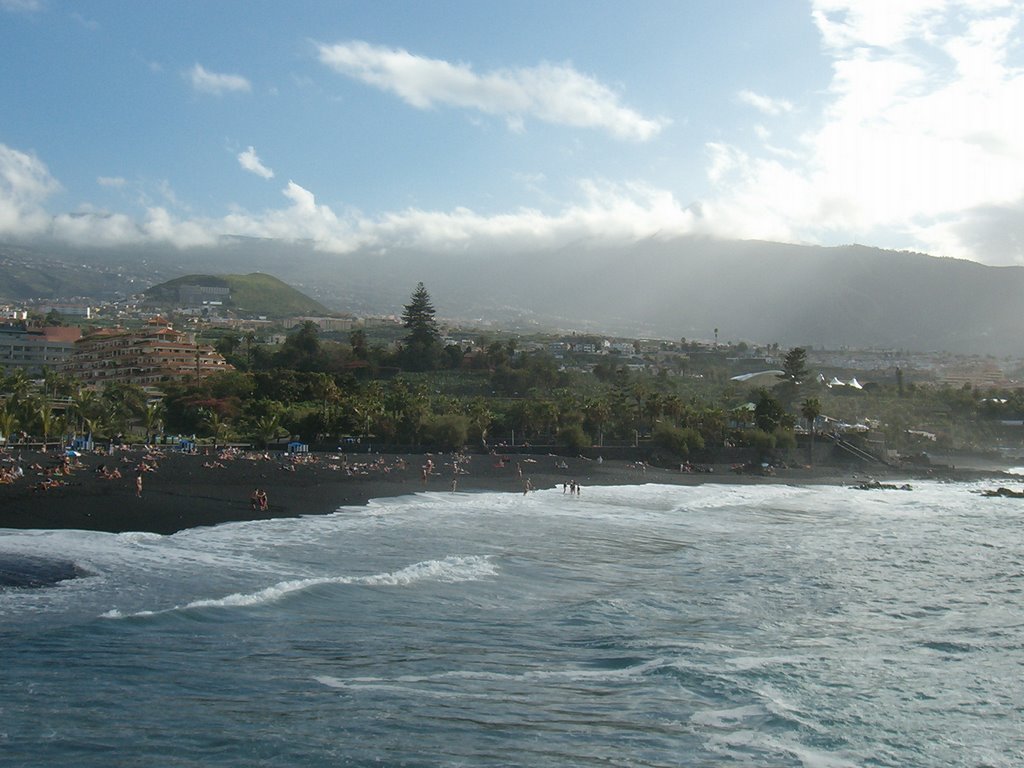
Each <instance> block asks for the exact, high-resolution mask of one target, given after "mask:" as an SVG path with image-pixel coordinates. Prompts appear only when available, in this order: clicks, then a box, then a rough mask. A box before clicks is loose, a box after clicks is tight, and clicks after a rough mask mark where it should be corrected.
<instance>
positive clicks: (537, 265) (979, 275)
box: [0, 237, 1024, 355]
mask: <svg viewBox="0 0 1024 768" xmlns="http://www.w3.org/2000/svg"><path fill="white" fill-rule="evenodd" d="M0 259H2V260H3V264H4V267H5V269H4V270H3V273H2V274H0V297H4V298H7V299H11V300H17V299H25V298H32V297H40V296H41V295H42V294H40V293H38V291H41V290H43V289H45V290H49V291H51V292H52V295H51V296H47V297H46V298H59V297H60V296H62V295H90V290H92V289H93V288H94V289H95V290H96V294H95V295H97V296H99V297H106V296H108V295H109V294H112V293H113V294H116V293H119V292H120V293H125V292H136V293H137V292H141V291H142V290H143V289H145V288H147V287H149V286H150V285H153V284H155V283H158V282H161V281H164V280H168V279H172V278H175V277H179V276H182V275H185V274H189V273H190V272H195V271H200V270H201V271H202V272H204V273H207V274H214V273H231V272H240V271H246V272H251V271H256V270H258V271H261V272H266V273H268V274H271V275H274V276H276V277H278V278H280V279H282V280H284V281H285V282H287V283H288V284H289V285H291V286H293V287H295V288H297V289H298V290H300V291H302V292H303V293H305V294H307V295H309V296H311V297H312V298H314V299H316V300H317V301H319V302H321V303H322V304H324V305H325V306H327V307H328V308H330V309H333V310H337V311H344V312H353V313H355V314H367V313H385V314H392V313H395V314H397V313H399V312H401V308H402V305H403V304H404V303H405V302H406V301H408V297H409V294H410V292H411V291H412V289H413V288H414V287H415V285H416V283H417V282H418V281H421V280H422V281H423V282H424V283H425V284H426V286H427V289H428V290H429V291H430V293H431V296H432V298H433V301H434V305H435V306H436V307H437V310H438V313H439V315H440V316H443V317H447V318H455V319H462V320H473V319H478V318H479V319H484V320H490V321H494V322H495V323H496V324H498V325H507V326H509V327H517V328H537V329H542V328H563V329H564V328H573V329H577V330H592V331H595V332H602V333H609V334H619V335H624V336H649V337H660V338H671V339H678V338H681V337H686V338H711V337H712V336H713V334H714V329H715V328H717V329H719V338H720V339H722V340H723V341H724V340H741V339H746V340H752V341H759V342H778V343H780V344H782V345H785V346H791V345H797V344H801V345H813V346H826V347H839V346H849V347H891V348H900V349H907V350H913V351H920V352H927V351H943V350H944V351H949V352H958V353H977V354H996V355H1004V354H1024V335H1022V334H1021V332H1020V318H1021V317H1024V268H1021V267H990V266H985V265H982V264H978V263H976V262H970V261H962V260H957V259H944V258H936V257H933V256H928V255H924V254H917V253H907V252H898V251H887V250H882V249H878V248H871V247H866V246H857V245H853V246H840V247H821V246H802V245H790V244H782V243H771V242H758V241H730V240H714V239H706V238H692V237H687V238H676V239H664V240H660V239H651V240H646V241H641V242H638V243H634V244H630V245H623V246H608V245H600V244H596V243H592V242H585V243H579V244H575V245H571V246H565V247H561V248H557V249H551V250H546V251H537V252H529V253H497V252H489V253H471V252H463V253H457V254H437V253H426V252H420V251H411V250H409V251H389V252H384V253H380V252H373V253H370V252H357V253H353V254H347V255H337V254H330V253H324V252H321V251H317V250H315V249H314V248H312V247H311V246H308V245H306V244H301V243H298V244H296V243H281V242H275V241H267V240H245V239H234V240H229V241H225V243H224V244H223V245H222V246H220V247H218V248H202V249H190V250H176V249H173V248H170V247H166V248H160V247H154V246H145V247H138V248H132V249H128V248H123V249H117V250H100V249H90V250H83V249H77V248H71V247H68V246H62V247H54V246H46V247H38V246H37V247H34V248H26V247H9V246H0ZM12 260H13V262H15V263H12ZM32 264H38V265H40V266H39V269H38V270H37V272H38V274H37V279H36V280H35V281H33V279H32V277H33V276H32V274H31V273H32V269H33V268H32V266H31V265H32ZM55 265H60V266H59V267H57V266H55ZM15 267H16V268H15ZM98 267H99V268H101V269H97V268H98ZM55 273H56V274H58V275H59V277H60V278H61V279H60V280H57V279H55V278H54V274H55ZM8 274H10V275H16V276H17V280H11V279H9V278H8ZM76 274H77V275H78V278H80V279H78V278H76V277H75V275H76ZM44 278H46V279H44ZM26 286H31V288H30V289H29V290H35V291H37V293H34V294H31V293H30V294H26V293H25V290H26ZM62 290H63V291H64V293H61V291H62ZM103 291H105V293H104V292H103Z"/></svg>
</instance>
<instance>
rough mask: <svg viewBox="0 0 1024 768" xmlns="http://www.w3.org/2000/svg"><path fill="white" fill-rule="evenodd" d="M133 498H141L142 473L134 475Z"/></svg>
mask: <svg viewBox="0 0 1024 768" xmlns="http://www.w3.org/2000/svg"><path fill="white" fill-rule="evenodd" d="M135 498H137V499H141V498H142V472H141V471H140V472H138V473H136V475H135Z"/></svg>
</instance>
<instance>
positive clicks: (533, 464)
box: [0, 449, 998, 534]
mask: <svg viewBox="0 0 1024 768" xmlns="http://www.w3.org/2000/svg"><path fill="white" fill-rule="evenodd" d="M145 456H146V453H145V452H144V451H143V450H140V449H132V450H126V451H123V452H118V453H116V454H115V455H114V456H107V455H99V454H84V455H82V456H81V457H78V458H76V459H73V461H75V462H76V463H77V464H79V465H80V466H78V467H77V468H74V469H72V471H71V472H70V473H69V474H67V475H63V476H56V477H54V478H53V479H54V480H56V481H57V482H58V483H59V485H56V486H55V487H51V488H48V489H41V488H40V487H39V484H40V483H41V482H42V481H43V480H44V479H46V476H45V470H46V468H53V467H57V466H58V465H59V463H60V459H61V456H60V454H57V453H50V454H42V453H36V452H30V451H23V452H19V451H18V450H17V449H12V450H11V451H9V452H8V453H6V454H3V455H0V463H2V465H3V466H11V465H12V464H13V463H15V462H17V461H18V459H20V465H21V466H22V468H23V469H24V472H25V475H24V477H22V478H21V479H19V480H17V481H15V482H14V483H13V484H9V485H0V528H17V529H82V530H92V531H106V532H111V533H120V532H125V531H147V532H152V533H159V534H171V533H174V532H176V531H180V530H184V529H187V528H193V527H196V526H203V525H216V524H219V523H224V522H229V521H239V520H260V519H268V518H279V517H297V516H301V515H315V514H328V513H331V512H335V511H337V510H338V509H339V508H340V507H345V506H361V505H365V504H366V503H367V502H368V501H369V500H371V499H381V498H389V497H395V496H403V495H407V494H413V493H418V492H421V491H433V492H449V493H450V492H451V491H452V480H453V477H455V478H457V486H456V489H457V491H458V492H478V491H500V492H511V493H520V494H521V493H523V490H524V487H525V483H526V481H527V480H529V481H530V484H531V485H532V487H533V488H534V489H537V490H541V489H546V488H554V487H558V488H561V487H562V485H563V483H569V482H571V481H576V482H578V483H579V484H580V486H581V489H582V491H581V492H582V494H585V493H586V491H587V487H588V486H594V485H631V484H643V483H660V484H675V485H696V484H699V483H788V484H840V483H845V484H854V483H857V482H860V481H861V480H863V479H865V478H867V477H868V476H875V477H884V478H889V477H893V478H895V477H899V478H906V479H911V480H912V479H913V478H914V477H915V476H916V477H920V476H922V473H920V472H918V473H916V474H915V473H911V472H903V473H900V472H898V471H889V470H884V468H883V471H881V472H880V471H879V470H878V469H871V470H870V471H868V470H865V469H863V468H859V467H858V468H852V469H851V468H850V467H832V466H818V467H797V468H789V469H778V470H776V471H775V474H774V475H772V476H764V475H762V474H760V473H749V472H747V473H742V474H739V473H736V472H734V471H732V470H731V469H730V467H729V466H728V465H715V466H714V467H713V470H714V471H713V472H711V473H704V472H699V473H697V472H695V473H684V472H680V471H678V469H663V468H657V467H646V468H645V469H642V468H641V466H640V465H637V464H633V463H631V462H625V461H603V462H597V461H594V460H588V459H583V458H568V457H556V456H527V455H516V454H511V455H508V454H506V457H507V461H499V457H496V456H493V455H483V454H475V455H470V456H468V457H467V458H466V461H465V463H464V464H463V465H462V469H463V471H462V472H460V474H458V475H457V476H455V475H454V474H453V467H452V457H451V456H449V455H440V454H433V455H431V454H405V455H395V454H386V455H380V454H348V455H344V454H316V455H310V456H309V457H306V458H304V459H303V458H301V457H300V460H299V461H298V462H297V463H293V462H292V460H291V458H292V457H281V456H280V455H277V454H273V455H272V456H271V458H269V459H263V458H256V457H257V456H258V454H254V453H251V454H246V453H241V454H239V455H238V457H236V458H229V457H227V456H218V455H188V454H180V453H174V452H168V453H167V454H166V455H162V456H153V457H152V458H151V459H149V460H146V459H145ZM428 459H429V460H431V461H432V462H433V463H434V467H433V471H432V473H431V474H430V475H429V476H428V477H427V478H426V480H425V481H424V480H423V477H422V471H423V470H422V467H423V465H424V463H425V462H426V461H427V460H428ZM142 461H146V462H147V464H150V465H152V466H153V469H152V471H147V472H144V473H143V475H142V476H143V484H142V485H143V487H142V494H141V496H137V495H136V479H135V478H136V474H137V472H136V470H137V467H138V466H139V464H140V462H142ZM214 462H216V463H217V464H219V465H220V466H204V465H210V464H213V463H214ZM561 462H564V463H565V464H566V466H565V467H562V466H561ZM33 464H35V465H37V466H38V467H41V469H31V468H30V466H31V465H33ZM100 465H104V466H105V467H107V468H108V469H110V468H113V467H117V468H118V469H119V470H120V472H121V475H122V476H121V478H119V479H105V478H102V477H101V476H100V475H99V474H98V473H97V468H98V467H99V466H100ZM520 468H521V470H522V476H520V472H519V470H520ZM968 472H970V476H972V477H973V476H976V475H977V474H978V473H976V472H972V471H968ZM963 474H964V473H962V472H961V473H957V476H956V477H955V478H954V477H950V479H966V478H965V477H963V476H962V475H963ZM924 476H928V475H927V474H925V475H924ZM993 476H994V477H996V476H998V474H996V473H993ZM256 488H262V489H263V490H264V491H265V492H266V494H267V498H268V502H269V504H268V507H267V509H265V510H261V509H254V508H253V506H252V504H251V501H250V496H251V494H252V492H253V491H254V490H255V489H256Z"/></svg>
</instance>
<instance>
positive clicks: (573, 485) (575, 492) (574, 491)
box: [562, 480, 580, 496]
mask: <svg viewBox="0 0 1024 768" xmlns="http://www.w3.org/2000/svg"><path fill="white" fill-rule="evenodd" d="M566 493H568V494H569V495H570V496H579V495H580V484H579V483H578V482H576V481H575V480H570V481H569V482H567V483H562V495H563V496H564V495H565V494H566Z"/></svg>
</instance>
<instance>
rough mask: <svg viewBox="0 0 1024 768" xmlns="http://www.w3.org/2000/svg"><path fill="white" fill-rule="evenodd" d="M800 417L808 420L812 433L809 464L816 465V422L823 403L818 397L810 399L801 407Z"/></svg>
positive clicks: (808, 428)
mask: <svg viewBox="0 0 1024 768" xmlns="http://www.w3.org/2000/svg"><path fill="white" fill-rule="evenodd" d="M800 415H801V416H803V417H804V418H805V419H807V431H808V433H810V436H811V441H810V447H809V448H808V454H809V455H808V458H807V463H808V464H814V420H815V419H817V418H818V417H819V416H821V403H820V402H819V401H818V398H816V397H808V398H807V399H806V400H804V401H803V403H802V404H801V405H800Z"/></svg>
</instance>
